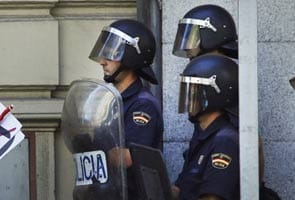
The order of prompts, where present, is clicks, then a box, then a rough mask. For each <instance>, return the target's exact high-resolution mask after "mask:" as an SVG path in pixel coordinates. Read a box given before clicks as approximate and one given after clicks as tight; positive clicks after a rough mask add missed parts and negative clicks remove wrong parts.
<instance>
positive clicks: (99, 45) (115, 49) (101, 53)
mask: <svg viewBox="0 0 295 200" xmlns="http://www.w3.org/2000/svg"><path fill="white" fill-rule="evenodd" d="M138 42H139V38H132V37H131V36H129V35H128V34H126V33H124V32H122V31H120V30H119V29H116V28H113V27H104V28H103V30H102V32H101V34H100V36H99V38H98V40H97V42H96V43H95V45H94V47H93V49H92V51H91V53H90V56H89V58H90V59H92V60H94V61H97V62H99V61H100V60H101V59H102V58H104V59H108V60H112V61H121V60H122V58H123V56H124V53H125V45H130V46H132V47H134V48H135V49H136V51H137V53H138V54H141V51H140V48H139V46H138Z"/></svg>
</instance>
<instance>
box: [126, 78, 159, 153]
mask: <svg viewBox="0 0 295 200" xmlns="http://www.w3.org/2000/svg"><path fill="white" fill-rule="evenodd" d="M121 95H122V98H123V106H124V126H125V142H126V146H127V147H129V144H130V143H138V144H142V145H146V146H150V147H154V148H160V147H161V140H162V134H163V118H162V112H161V107H160V103H159V101H158V100H157V99H156V98H155V97H154V96H153V95H152V94H151V93H150V92H149V91H148V90H147V89H146V88H144V87H143V85H142V83H141V80H140V79H137V80H136V81H135V82H133V83H132V84H131V85H130V86H129V87H128V88H127V89H126V90H125V91H124V92H123V93H122V94H121Z"/></svg>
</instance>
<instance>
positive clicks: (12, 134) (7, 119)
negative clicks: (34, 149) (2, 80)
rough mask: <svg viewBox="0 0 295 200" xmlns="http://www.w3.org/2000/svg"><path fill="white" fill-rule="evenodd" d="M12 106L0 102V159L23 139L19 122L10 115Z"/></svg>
mask: <svg viewBox="0 0 295 200" xmlns="http://www.w3.org/2000/svg"><path fill="white" fill-rule="evenodd" d="M11 109H12V106H8V107H5V106H4V105H3V104H1V103H0V159H2V158H3V157H4V156H5V155H6V154H7V153H8V152H9V151H11V150H12V149H13V148H14V147H15V146H17V145H18V144H19V143H20V142H21V141H22V140H23V139H24V137H25V136H24V134H23V133H22V132H21V127H22V125H21V123H20V122H19V121H18V120H17V119H16V118H15V117H14V116H13V115H12V113H11V112H10V110H11Z"/></svg>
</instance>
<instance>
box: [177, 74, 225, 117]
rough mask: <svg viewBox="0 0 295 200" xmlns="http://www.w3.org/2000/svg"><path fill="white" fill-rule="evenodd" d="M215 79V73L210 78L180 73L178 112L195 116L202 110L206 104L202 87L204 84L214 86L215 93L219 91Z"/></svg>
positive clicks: (204, 91)
mask: <svg viewBox="0 0 295 200" xmlns="http://www.w3.org/2000/svg"><path fill="white" fill-rule="evenodd" d="M215 80H216V76H215V75H213V76H211V77H210V78H200V77H191V76H183V75H181V76H180V91H179V103H178V112H179V113H185V112H187V113H189V115H190V116H195V115H197V114H198V113H199V112H201V111H204V110H205V109H206V108H207V106H208V101H207V96H206V90H205V89H204V86H211V87H213V88H215V90H216V92H217V93H220V89H219V87H218V85H217V84H216V82H215Z"/></svg>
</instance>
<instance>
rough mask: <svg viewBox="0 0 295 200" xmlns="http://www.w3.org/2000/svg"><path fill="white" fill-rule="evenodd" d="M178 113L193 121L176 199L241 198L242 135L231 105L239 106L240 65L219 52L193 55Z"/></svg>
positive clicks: (183, 81) (181, 91) (174, 192)
mask: <svg viewBox="0 0 295 200" xmlns="http://www.w3.org/2000/svg"><path fill="white" fill-rule="evenodd" d="M180 79H181V83H180V93H179V97H180V99H179V112H180V113H183V112H188V114H189V119H190V121H191V122H193V123H194V124H195V130H194V133H193V137H192V139H191V140H190V145H189V150H188V151H187V153H186V155H185V163H184V165H183V169H182V171H181V173H180V174H179V176H178V178H177V180H176V182H175V186H173V196H174V199H179V200H193V199H194V200H195V199H202V200H221V199H222V200H223V199H226V200H237V199H239V135H238V131H237V129H236V128H235V127H234V126H233V124H232V123H231V122H230V119H229V117H228V115H227V109H230V108H232V107H235V106H236V105H237V104H238V65H237V64H236V62H234V61H232V60H231V59H229V58H228V57H225V56H221V55H203V56H200V57H198V58H195V59H193V60H192V61H191V62H190V63H189V64H188V65H187V66H186V68H185V69H184V71H183V73H182V74H181V75H180Z"/></svg>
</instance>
